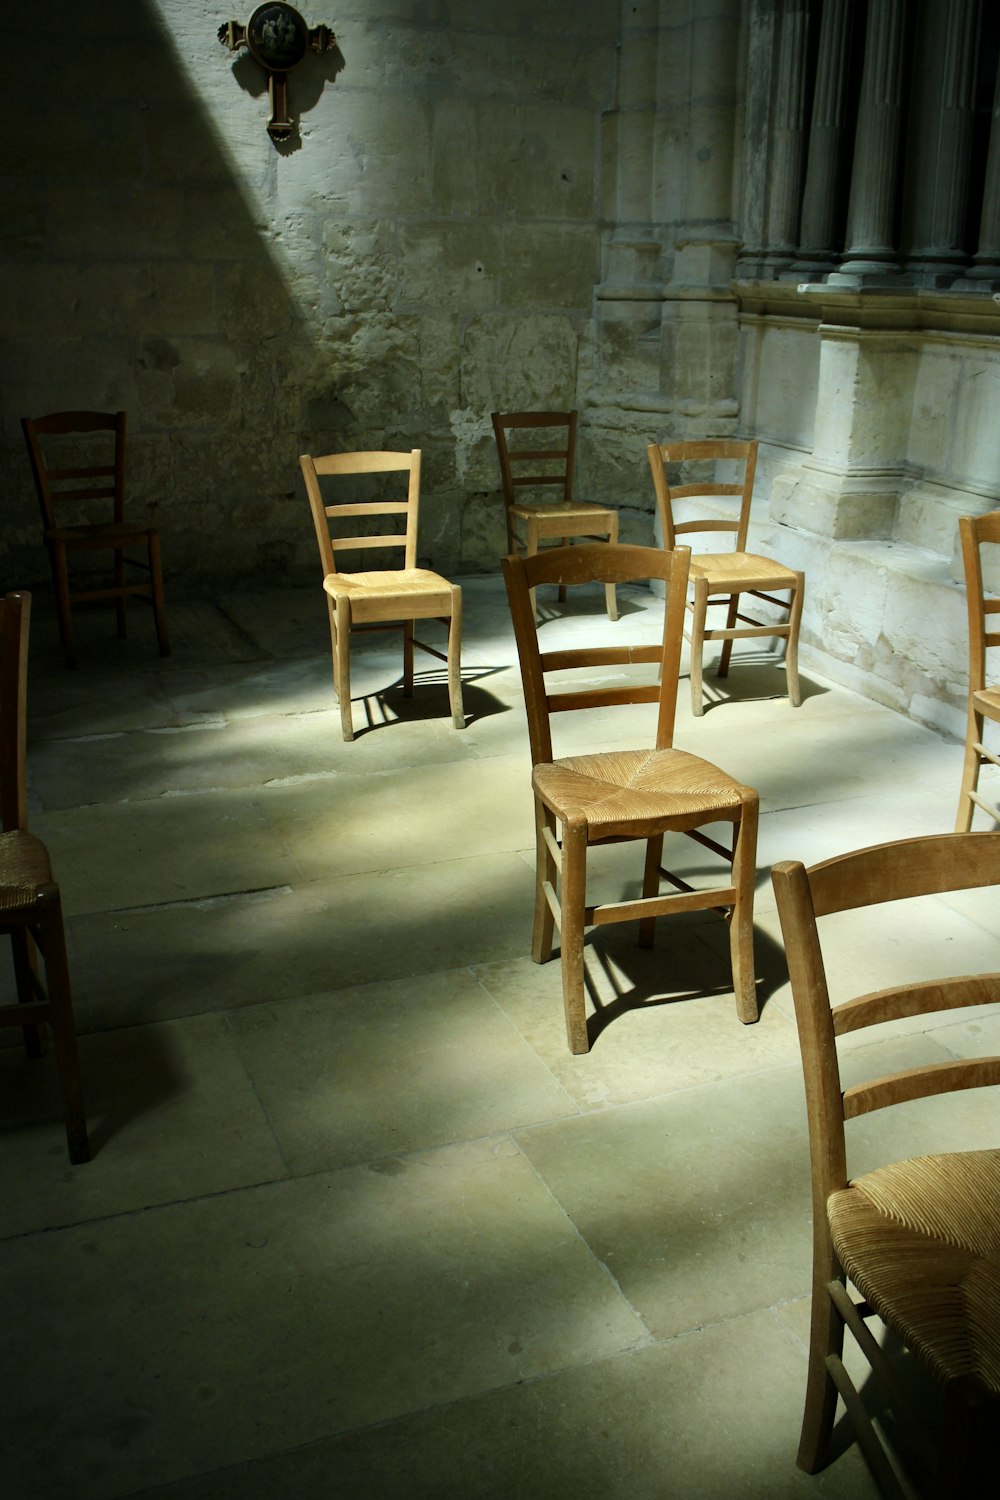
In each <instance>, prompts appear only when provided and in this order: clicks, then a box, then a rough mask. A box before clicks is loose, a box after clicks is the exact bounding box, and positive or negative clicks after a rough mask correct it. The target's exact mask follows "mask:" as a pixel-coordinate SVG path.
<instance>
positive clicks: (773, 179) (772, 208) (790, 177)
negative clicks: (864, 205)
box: [764, 0, 809, 274]
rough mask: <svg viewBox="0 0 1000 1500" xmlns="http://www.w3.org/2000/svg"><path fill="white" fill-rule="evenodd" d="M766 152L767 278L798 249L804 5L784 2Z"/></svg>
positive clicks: (797, 1) (801, 0) (790, 0)
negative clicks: (768, 271) (768, 140)
mask: <svg viewBox="0 0 1000 1500" xmlns="http://www.w3.org/2000/svg"><path fill="white" fill-rule="evenodd" d="M780 20H781V31H780V36H779V39H778V57H777V74H776V78H775V85H776V87H775V90H774V94H773V104H772V110H771V139H770V150H769V152H768V187H767V224H766V229H765V241H766V244H765V252H764V262H765V266H768V267H770V268H771V270H772V274H776V273H778V272H779V271H781V270H783V269H786V268H788V267H790V266H791V264H792V261H793V260H794V258H795V251H796V248H797V246H798V243H799V218H800V214H801V208H802V159H803V152H804V148H805V136H806V127H807V121H806V102H805V101H806V47H807V43H808V40H809V4H808V0H784V4H783V5H782V8H781V17H780Z"/></svg>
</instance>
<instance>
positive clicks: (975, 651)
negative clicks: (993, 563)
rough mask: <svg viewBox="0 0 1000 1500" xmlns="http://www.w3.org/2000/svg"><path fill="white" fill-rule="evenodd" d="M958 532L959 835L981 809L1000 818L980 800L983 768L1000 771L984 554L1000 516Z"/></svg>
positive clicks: (998, 639)
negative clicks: (963, 661) (964, 687)
mask: <svg viewBox="0 0 1000 1500" xmlns="http://www.w3.org/2000/svg"><path fill="white" fill-rule="evenodd" d="M958 529H959V535H960V536H961V538H962V562H963V564H964V566H965V597H966V603H967V605H968V611H969V722H968V728H967V730H966V733H965V764H964V767H963V769H962V790H961V792H960V793H959V798H958V816H957V817H956V819H955V832H956V833H967V832H968V831H969V829H970V828H971V827H972V819H973V815H974V813H975V810H976V808H977V807H981V808H983V809H984V811H986V812H988V813H989V815H990V817H991V818H993V819H997V818H998V817H1000V812H998V810H997V808H996V807H994V806H993V805H992V804H991V803H989V802H987V801H986V800H985V799H984V798H982V797H981V796H980V795H979V768H980V767H981V766H984V765H986V764H987V763H989V764H990V765H993V766H1000V757H998V756H997V755H995V754H994V752H993V751H992V750H987V748H986V746H985V745H984V744H983V738H984V730H985V720H986V719H990V720H991V721H992V722H993V723H1000V688H998V687H990V686H989V685H988V684H987V681H986V652H987V650H988V648H989V647H990V646H1000V630H991V629H989V628H988V626H987V617H990V618H992V616H994V615H996V614H998V613H1000V599H993V598H987V597H986V596H985V594H984V593H983V564H982V553H981V551H980V548H981V547H982V545H983V543H984V542H988V543H989V542H992V543H997V542H1000V510H994V511H991V512H990V513H989V515H985V516H960V517H959V521H958Z"/></svg>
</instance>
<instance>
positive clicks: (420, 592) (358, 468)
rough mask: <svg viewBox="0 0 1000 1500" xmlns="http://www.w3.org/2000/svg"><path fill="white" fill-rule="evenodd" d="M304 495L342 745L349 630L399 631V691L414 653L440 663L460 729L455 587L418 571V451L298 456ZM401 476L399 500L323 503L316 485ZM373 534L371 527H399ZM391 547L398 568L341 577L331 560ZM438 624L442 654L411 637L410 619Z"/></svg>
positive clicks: (408, 684) (347, 725)
mask: <svg viewBox="0 0 1000 1500" xmlns="http://www.w3.org/2000/svg"><path fill="white" fill-rule="evenodd" d="M299 463H300V465H301V468H302V476H303V478H304V480H305V485H306V494H307V495H308V497H309V506H310V509H311V511H312V518H313V525H314V527H315V530H316V540H317V542H318V544H319V552H320V559H321V562H322V566H323V588H324V590H325V591H326V602H327V607H328V612H329V617H330V639H331V645H332V649H333V690H334V694H335V696H336V697H337V699H338V700H339V703H340V720H341V729H342V732H343V736H344V739H345V740H353V738H354V720H353V715H352V711H351V656H350V640H351V635H352V633H355V632H357V631H367V630H401V631H402V634H403V691H404V693H405V695H406V697H408V698H409V697H412V695H413V648H414V647H415V646H419V648H420V649H421V650H422V651H424V652H426V653H427V654H428V655H429V656H434V657H436V658H437V659H438V661H443V662H446V663H447V669H448V697H449V702H450V705H451V717H452V723H453V724H454V726H455V728H456V729H463V728H464V727H465V714H464V711H463V708H462V656H461V652H462V590H461V589H460V588H459V586H458V585H457V584H454V583H449V582H448V580H447V579H446V578H442V577H441V575H440V573H434V572H432V571H431V570H430V569H429V568H418V567H417V522H418V516H419V506H420V449H419V448H414V449H412V451H411V452H409V453H389V452H372V453H329V454H327V455H326V456H325V457H320V458H314V457H312V456H311V455H310V454H308V453H303V454H302V456H301V458H300V459H299ZM386 474H387V475H405V486H406V493H405V495H402V496H401V497H400V498H398V499H386V498H377V499H367V500H348V501H344V500H337V501H334V502H333V503H328V502H327V500H326V499H325V498H324V493H323V489H322V486H321V483H320V481H321V480H330V479H335V480H338V481H340V480H343V479H348V480H352V479H353V480H356V481H358V482H359V483H360V482H362V481H363V480H364V478H365V477H366V476H372V475H375V476H379V475H386ZM345 521H346V522H349V523H351V524H352V525H356V524H357V523H359V522H360V523H361V524H362V525H363V526H364V527H365V528H366V530H367V531H368V534H366V535H364V536H359V535H357V534H355V532H354V531H351V532H349V533H348V534H344V535H342V534H337V535H334V534H333V528H337V529H338V531H339V527H340V526H341V525H342V524H343V523H344V522H345ZM400 524H401V529H400V530H393V531H376V532H375V534H371V531H370V527H371V526H372V525H375V526H381V525H387V526H389V527H394V526H395V527H399V526H400ZM383 549H388V550H394V551H396V552H397V553H398V552H399V551H402V553H403V566H402V567H401V568H390V569H382V570H377V569H372V568H368V569H364V570H358V571H357V572H353V573H342V572H341V571H340V569H339V568H338V566H337V557H338V555H339V554H340V553H341V552H344V551H355V552H358V551H362V552H372V551H382V550H383ZM416 620H439V621H440V623H441V624H442V625H444V627H445V630H446V631H447V636H448V644H447V651H446V652H441V651H438V650H437V648H436V647H434V646H430V645H428V644H427V642H426V641H421V640H418V639H417V638H416V636H415V635H414V630H413V626H414V621H416Z"/></svg>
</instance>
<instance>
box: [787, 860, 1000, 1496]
mask: <svg viewBox="0 0 1000 1500" xmlns="http://www.w3.org/2000/svg"><path fill="white" fill-rule="evenodd" d="M772 879H773V883H774V890H775V895H776V897H777V902H778V912H779V915H780V918H781V930H782V934H783V936H784V941H785V949H786V953H787V957H788V972H789V974H790V976H791V982H792V995H793V997H794V1001H795V1016H796V1021H797V1023H798V1031H799V1042H800V1046H801V1051H802V1066H803V1070H804V1074H805V1089H806V1111H807V1115H808V1121H809V1149H810V1155H811V1160H812V1204H813V1283H812V1331H811V1334H810V1348H809V1375H808V1385H807V1390H806V1403H805V1415H804V1419H803V1424H802V1436H801V1441H800V1444H799V1452H798V1462H799V1465H800V1467H802V1468H803V1469H805V1470H807V1471H808V1472H809V1473H815V1472H816V1471H817V1470H818V1469H821V1468H822V1467H823V1466H824V1464H825V1463H826V1462H827V1459H828V1456H829V1449H830V1438H831V1433H832V1428H833V1420H834V1415H835V1409H836V1405H837V1396H838V1394H839V1395H840V1396H841V1397H842V1398H843V1401H844V1404H845V1406H846V1408H847V1411H848V1413H849V1415H850V1417H851V1420H852V1423H853V1425H854V1428H855V1431H856V1433H857V1436H858V1441H859V1443H860V1444H861V1447H862V1449H863V1451H864V1453H865V1456H866V1458H867V1459H868V1462H869V1464H870V1466H871V1468H872V1470H873V1472H874V1474H875V1476H876V1479H877V1480H878V1482H879V1486H880V1488H881V1489H882V1491H883V1493H885V1494H886V1495H892V1496H898V1497H902V1496H904V1494H909V1491H904V1490H903V1489H902V1488H901V1486H900V1484H899V1481H898V1480H897V1478H896V1476H895V1473H894V1470H893V1467H892V1465H891V1464H890V1462H889V1458H888V1455H887V1450H886V1448H885V1447H884V1446H883V1444H882V1442H881V1441H880V1439H879V1437H878V1435H877V1434H876V1432H875V1429H874V1427H873V1425H872V1422H871V1420H870V1417H869V1414H868V1411H867V1408H866V1405H865V1403H864V1401H863V1400H862V1398H861V1396H860V1395H859V1393H858V1390H857V1388H856V1386H855V1384H854V1382H853V1381H852V1380H851V1378H850V1376H849V1375H848V1373H847V1370H846V1368H845V1365H844V1360H843V1343H844V1328H845V1326H846V1327H847V1328H849V1329H850V1330H851V1333H852V1334H853V1335H854V1338H855V1340H856V1342H857V1344H858V1346H859V1347H860V1349H861V1351H862V1353H863V1354H864V1355H865V1356H866V1357H867V1359H868V1361H869V1363H870V1365H871V1367H872V1370H873V1373H874V1375H875V1376H876V1377H877V1379H878V1381H879V1383H880V1385H881V1387H882V1392H883V1395H885V1396H887V1398H888V1404H889V1406H890V1408H891V1410H892V1413H893V1416H894V1417H895V1419H896V1424H897V1426H898V1428H899V1430H900V1431H901V1432H903V1433H905V1434H907V1438H908V1443H907V1446H908V1448H909V1450H910V1452H911V1454H913V1455H915V1456H916V1462H917V1464H918V1465H919V1468H920V1469H921V1471H922V1472H923V1473H924V1475H925V1476H926V1481H927V1488H926V1494H927V1495H928V1496H931V1495H934V1496H937V1495H948V1496H951V1495H956V1496H958V1495H961V1496H963V1497H968V1500H973V1497H975V1500H979V1497H982V1496H984V1495H987V1494H991V1493H992V1492H993V1490H994V1489H995V1488H996V1433H997V1424H998V1420H1000V1150H998V1149H996V1148H995V1147H993V1146H990V1147H988V1148H987V1149H985V1150H967V1151H959V1152H954V1151H947V1152H944V1153H942V1154H941V1155H930V1156H920V1157H914V1158H910V1159H907V1160H903V1161H893V1162H891V1163H889V1164H887V1165H885V1166H880V1167H877V1168H876V1169H875V1170H873V1171H868V1172H865V1173H864V1175H862V1176H857V1177H854V1176H852V1175H851V1173H850V1170H849V1160H848V1157H849V1153H848V1145H849V1136H848V1134H847V1133H846V1132H845V1128H844V1125H845V1121H851V1120H855V1119H857V1118H859V1117H860V1116H862V1115H867V1114H869V1113H871V1112H872V1111H874V1110H884V1109H888V1108H890V1107H892V1106H894V1105H898V1104H905V1103H909V1102H910V1101H913V1100H918V1099H924V1098H929V1097H932V1096H934V1095H938V1094H944V1093H948V1092H951V1091H953V1090H959V1089H969V1088H979V1087H982V1086H984V1085H988V1084H997V1083H1000V1057H996V1056H994V1057H987V1056H983V1057H966V1058H959V1057H955V1058H953V1059H950V1060H940V1061H936V1062H930V1063H927V1064H926V1065H924V1066H920V1067H915V1068H913V1067H910V1068H905V1069H903V1070H901V1071H898V1072H890V1073H888V1074H883V1075H882V1076H878V1077H874V1078H872V1077H870V1076H868V1077H862V1076H860V1074H861V1064H862V1062H863V1061H864V1059H865V1058H866V1049H859V1048H854V1049H852V1051H851V1062H850V1066H851V1076H852V1082H851V1084H850V1086H849V1087H845V1086H844V1083H843V1081H842V1078H841V1072H840V1061H839V1058H838V1043H839V1042H840V1040H841V1038H844V1037H848V1036H851V1037H853V1036H854V1034H855V1033H857V1032H858V1031H860V1030H861V1029H862V1028H865V1027H869V1026H881V1027H883V1031H882V1032H880V1033H879V1040H880V1041H881V1042H882V1043H883V1044H886V1043H888V1042H891V1041H892V1040H893V1034H892V1032H891V1031H886V1030H885V1029H884V1028H885V1027H886V1026H888V1025H889V1024H890V1023H896V1022H902V1023H904V1026H903V1029H904V1030H907V1031H909V1032H910V1033H912V1031H913V1025H912V1021H911V1022H910V1024H909V1026H906V1025H905V1023H906V1022H907V1021H908V1020H909V1018H912V1017H915V1016H921V1015H924V1014H927V1013H931V1012H935V1011H937V1012H940V1011H958V1010H959V1008H960V1007H972V1006H982V1005H989V1004H995V1003H996V1001H997V1000H998V999H1000V973H991V974H963V975H960V976H958V977H954V978H944V979H926V980H924V981H922V982H908V983H904V984H900V985H898V986H893V987H890V988H888V989H881V990H878V991H875V992H873V993H871V994H863V995H856V996H855V998H853V999H850V1000H848V1001H846V1002H844V1003H838V1004H837V1005H835V1006H831V1003H830V990H829V986H828V979H827V971H828V965H827V963H826V961H825V960H824V953H823V946H822V943H821V933H822V926H823V919H824V918H825V917H827V916H829V915H831V914H832V913H835V912H849V911H854V910H858V909H862V908H864V909H866V916H868V915H869V914H868V913H867V908H870V907H872V906H876V905H879V904H880V903H886V902H893V901H898V900H902V899H904V898H912V897H918V896H927V895H933V894H937V893H939V892H945V891H960V890H966V889H969V888H971V887H974V886H992V887H994V888H995V887H997V886H998V885H1000V834H997V833H958V834H956V833H949V834H940V835H934V836H932V837H925V838H915V839H903V840H900V841H898V842H895V843H889V844H878V845H874V846H873V847H871V848H868V849H860V850H857V851H856V852H854V853H851V854H844V855H841V856H839V857H838V858H836V859H829V860H825V861H824V862H823V863H822V864H817V865H813V866H812V868H811V869H808V870H807V869H805V868H804V866H803V865H801V864H799V863H797V862H792V861H785V862H783V863H781V864H778V865H775V867H774V870H773V872H772ZM884 917H885V948H886V951H890V950H891V946H892V944H893V943H898V942H899V935H898V929H897V928H896V927H895V926H894V917H893V912H892V910H891V909H887V910H886V911H885V913H884ZM869 920H870V917H869ZM911 920H912V919H911ZM838 945H839V951H840V952H841V953H842V954H843V955H844V963H843V964H841V965H837V966H836V968H837V971H838V972H837V973H836V974H834V980H835V982H836V987H837V989H838V991H839V992H841V993H843V992H844V991H845V989H846V992H847V993H850V992H851V990H852V989H853V988H856V984H855V985H853V986H852V985H851V970H850V959H849V957H848V955H849V954H850V952H851V946H850V937H849V933H848V932H847V931H846V930H845V927H844V925H840V926H839V927H838ZM955 957H957V958H958V961H959V962H961V955H955ZM829 967H830V969H831V971H832V970H833V968H834V966H833V965H830V966H829ZM945 967H950V963H947V962H946V964H945ZM959 1019H963V1017H959V1016H956V1021H957V1020H959ZM968 1019H969V1020H970V1021H972V1020H973V1019H974V1014H973V1015H969V1016H968ZM898 1029H899V1028H897V1030H898ZM900 1040H902V1038H900ZM873 1041H874V1039H873ZM880 1055H881V1056H882V1057H884V1055H885V1051H884V1046H883V1048H882V1049H881V1052H880ZM931 1118H941V1117H940V1116H932V1117H931ZM871 1149H872V1147H871V1143H870V1137H869V1138H868V1150H869V1153H870V1152H871ZM848 1281H849V1282H850V1283H852V1284H853V1286H854V1288H856V1290H857V1292H858V1293H859V1294H860V1296H858V1297H855V1296H854V1295H852V1294H851V1293H850V1292H849V1291H848V1287H847V1282H848ZM873 1314H877V1315H878V1317H879V1318H881V1320H882V1322H883V1323H884V1324H885V1325H886V1327H887V1328H888V1329H889V1330H890V1331H891V1332H892V1333H893V1334H895V1336H896V1338H897V1339H898V1340H899V1342H900V1344H901V1345H902V1346H903V1347H904V1348H905V1349H907V1350H909V1351H910V1353H911V1354H912V1355H913V1357H914V1359H915V1360H916V1361H917V1362H918V1363H919V1365H920V1366H921V1367H922V1368H923V1370H924V1371H925V1372H927V1373H928V1374H929V1375H930V1376H931V1377H932V1378H933V1380H935V1381H936V1382H937V1383H938V1385H939V1386H940V1387H941V1388H942V1391H943V1398H944V1401H943V1406H944V1409H943V1416H944V1432H945V1440H944V1443H943V1445H940V1446H939V1445H937V1444H929V1443H928V1441H927V1423H926V1420H922V1419H921V1418H920V1417H918V1416H917V1415H916V1414H915V1412H914V1411H913V1409H912V1402H911V1401H910V1400H909V1399H908V1398H907V1396H906V1394H904V1387H903V1384H902V1383H901V1382H900V1379H899V1370H898V1367H896V1366H894V1364H893V1363H892V1361H891V1360H889V1359H888V1358H887V1357H886V1354H885V1352H884V1350H883V1348H882V1347H881V1345H880V1344H879V1342H878V1341H877V1339H876V1338H875V1337H874V1336H873V1333H872V1330H871V1329H870V1328H869V1327H868V1322H869V1320H870V1319H871V1318H872V1315H873ZM923 1492H924V1491H923V1490H921V1493H923Z"/></svg>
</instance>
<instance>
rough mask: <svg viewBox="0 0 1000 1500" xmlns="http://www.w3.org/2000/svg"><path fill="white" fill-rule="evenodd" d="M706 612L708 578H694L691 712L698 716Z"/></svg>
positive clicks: (701, 703)
mask: <svg viewBox="0 0 1000 1500" xmlns="http://www.w3.org/2000/svg"><path fill="white" fill-rule="evenodd" d="M707 613H708V579H707V578H696V579H695V581H694V599H693V600H692V601H691V712H692V713H693V714H694V715H695V716H696V717H698V718H700V717H701V716H702V714H703V713H704V712H705V703H704V699H703V696H702V685H701V671H702V660H701V659H702V656H703V654H704V651H705V616H706V614H707Z"/></svg>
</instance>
